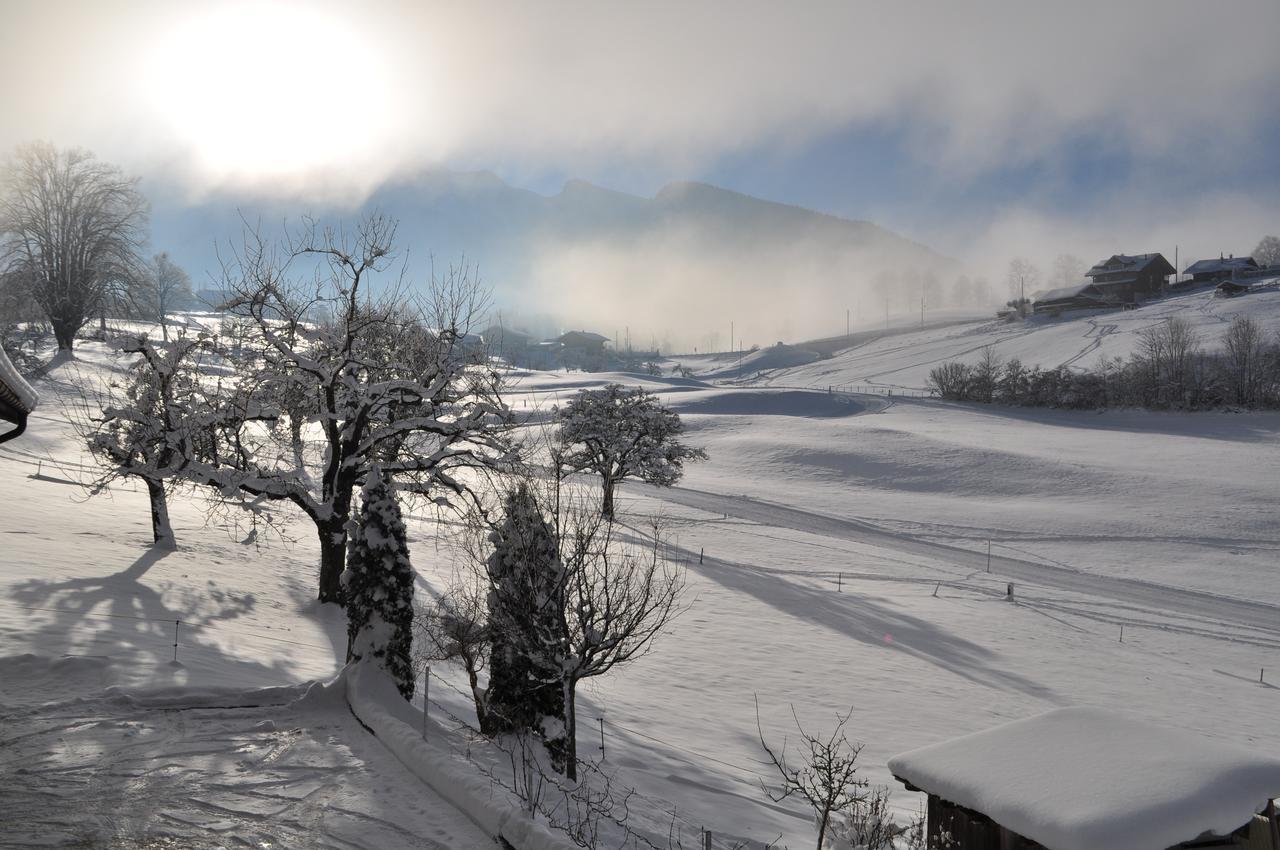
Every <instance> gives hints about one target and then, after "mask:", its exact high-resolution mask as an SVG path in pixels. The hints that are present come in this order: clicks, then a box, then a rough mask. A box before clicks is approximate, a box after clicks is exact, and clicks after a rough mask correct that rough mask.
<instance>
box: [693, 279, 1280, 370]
mask: <svg viewBox="0 0 1280 850" xmlns="http://www.w3.org/2000/svg"><path fill="white" fill-rule="evenodd" d="M1238 315H1248V316H1251V317H1253V318H1254V320H1256V321H1257V322H1259V323H1260V324H1261V325H1263V326H1264V327H1265V328H1266V329H1268V331H1269V332H1270V333H1271V334H1274V333H1276V332H1277V331H1280V287H1278V286H1260V287H1259V288H1258V289H1257V290H1256V291H1254V292H1250V293H1249V294H1247V295H1243V296H1239V297H1237V298H1218V297H1215V296H1214V294H1213V290H1211V289H1210V290H1199V291H1195V292H1190V293H1186V294H1183V295H1177V296H1174V297H1172V298H1167V299H1164V300H1161V301H1156V302H1153V303H1151V304H1149V305H1147V306H1145V307H1141V308H1139V309H1137V310H1096V311H1085V312H1070V313H1066V314H1064V315H1063V316H1061V317H1058V318H1055V317H1051V316H1031V317H1030V318H1028V319H1027V320H1026V321H1025V322H1002V321H997V320H994V319H992V320H988V321H982V322H973V323H970V324H958V325H948V326H945V327H939V328H925V329H924V330H919V331H915V332H911V333H895V334H893V335H891V336H884V337H879V338H874V339H871V340H869V341H867V342H864V343H862V344H861V345H858V346H856V347H853V348H849V349H845V350H844V351H841V352H838V353H836V354H835V355H834V356H833V357H831V358H829V359H824V360H818V361H815V362H813V363H810V364H808V365H803V366H795V367H794V368H779V369H777V370H775V371H767V370H766V371H764V373H763V374H762V375H761V376H760V379H761V380H762V381H764V382H767V383H776V384H786V385H791V386H812V387H826V386H828V385H835V386H877V387H884V388H889V387H892V388H911V389H924V388H926V387H927V386H928V381H929V371H930V370H931V369H933V368H934V367H936V366H938V365H939V364H941V363H944V362H946V361H948V360H962V361H966V362H970V363H972V362H974V361H976V360H977V359H978V358H979V357H980V356H981V354H982V350H983V349H984V348H986V347H987V346H990V347H991V348H992V349H993V350H994V351H995V353H996V354H998V355H999V356H1000V357H1001V359H1003V360H1010V359H1012V358H1015V357H1016V358H1018V359H1019V360H1021V361H1022V363H1023V365H1024V366H1037V365H1038V366H1041V367H1043V368H1046V369H1049V368H1053V367H1055V366H1080V367H1092V366H1096V365H1097V364H1098V362H1099V360H1100V359H1101V358H1114V357H1123V358H1127V357H1128V356H1129V355H1130V354H1131V353H1133V351H1134V350H1135V346H1136V345H1137V341H1138V334H1139V333H1140V332H1141V331H1143V330H1144V329H1146V328H1148V327H1151V326H1152V325H1155V324H1157V323H1158V322H1161V321H1163V320H1165V319H1167V318H1169V317H1170V316H1180V317H1182V318H1184V319H1186V320H1187V321H1188V322H1190V323H1191V325H1192V327H1193V328H1194V329H1195V331H1196V332H1197V333H1198V334H1199V335H1200V336H1201V338H1202V340H1203V342H1204V344H1205V345H1206V346H1207V347H1216V346H1217V345H1218V344H1219V340H1220V339H1221V336H1222V334H1223V332H1224V331H1225V330H1226V329H1227V327H1228V326H1229V325H1230V323H1231V320H1232V319H1233V318H1235V317H1236V316H1238ZM784 365H787V366H790V365H793V364H784ZM710 373H711V370H708V374H710Z"/></svg>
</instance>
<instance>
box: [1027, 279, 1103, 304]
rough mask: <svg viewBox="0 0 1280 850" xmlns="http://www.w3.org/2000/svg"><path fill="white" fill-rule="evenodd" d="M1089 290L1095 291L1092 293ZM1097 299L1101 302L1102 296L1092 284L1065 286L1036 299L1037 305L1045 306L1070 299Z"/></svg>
mask: <svg viewBox="0 0 1280 850" xmlns="http://www.w3.org/2000/svg"><path fill="white" fill-rule="evenodd" d="M1089 290H1093V291H1092V292H1090V291H1089ZM1082 297H1083V298H1096V299H1098V300H1101V297H1102V296H1101V294H1100V293H1099V292H1098V289H1097V287H1096V286H1095V285H1094V284H1092V283H1078V284H1076V285H1075V286H1064V287H1061V288H1059V289H1050V290H1049V291H1048V292H1041V293H1040V294H1038V295H1037V296H1036V297H1035V302H1036V303H1037V304H1044V303H1047V302H1049V301H1063V300H1066V299H1068V298H1082Z"/></svg>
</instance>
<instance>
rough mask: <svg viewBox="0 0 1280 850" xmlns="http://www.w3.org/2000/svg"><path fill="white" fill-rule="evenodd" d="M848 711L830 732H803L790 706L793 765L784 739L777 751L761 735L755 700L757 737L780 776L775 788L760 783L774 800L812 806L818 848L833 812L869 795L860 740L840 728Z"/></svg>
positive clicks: (851, 808) (862, 802)
mask: <svg viewBox="0 0 1280 850" xmlns="http://www.w3.org/2000/svg"><path fill="white" fill-rule="evenodd" d="M852 715H853V709H852V708H850V709H849V711H848V713H846V714H844V715H842V716H837V717H836V725H835V728H834V729H833V730H832V731H831V734H830V736H828V737H826V738H822V737H819V736H817V735H814V734H812V733H810V732H806V731H805V729H804V727H803V726H801V725H800V718H799V717H797V716H796V713H795V707H794V706H793V707H792V709H791V716H792V718H794V719H795V723H796V729H797V730H798V731H799V732H800V741H801V744H800V764H799V765H796V764H795V763H794V762H793V761H792V760H791V759H790V757H789V756H788V754H787V742H786V740H785V739H784V740H783V742H782V746H780V747H779V748H778V749H777V750H774V749H773V748H772V747H770V746H769V743H768V742H767V741H766V740H765V738H764V729H763V728H762V727H761V725H760V701H759V700H758V699H757V700H756V732H757V733H758V734H759V736H760V746H761V747H763V748H764V751H765V753H766V754H767V755H768V756H769V761H770V762H771V763H772V764H773V767H774V770H775V771H777V773H778V777H779V780H780V784H779V785H778V787H777V788H776V790H774V789H770V787H769V786H768V785H766V784H765V782H764V780H761V781H760V788H761V790H763V791H764V792H765V794H767V795H768V796H769V799H770V800H773V801H774V802H775V803H780V802H782V801H783V800H785V799H787V798H788V797H792V796H798V797H800V798H801V799H803V800H804V801H805V802H807V803H808V804H809V805H810V806H811V807H812V808H813V812H814V815H815V816H816V819H817V821H818V844H817V850H822V849H823V842H824V841H825V840H826V837H827V829H828V827H829V826H830V824H831V821H832V818H833V816H834V815H836V814H839V813H842V812H851V811H854V810H856V809H858V808H859V807H861V806H863V805H865V804H866V803H867V802H868V800H870V799H871V798H872V792H871V790H870V783H869V782H868V781H867V780H866V779H863V778H862V777H861V776H859V775H858V754H859V753H861V752H862V744H853V743H850V742H849V739H848V738H847V737H846V736H845V733H844V727H845V724H847V723H848V722H849V718H850V717H851V716H852Z"/></svg>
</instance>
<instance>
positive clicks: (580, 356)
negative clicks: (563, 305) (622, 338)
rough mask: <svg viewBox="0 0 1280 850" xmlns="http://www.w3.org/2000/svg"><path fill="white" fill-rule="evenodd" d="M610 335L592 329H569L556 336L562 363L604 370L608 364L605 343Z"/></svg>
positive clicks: (573, 367) (587, 368) (576, 367)
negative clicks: (602, 334)
mask: <svg viewBox="0 0 1280 850" xmlns="http://www.w3.org/2000/svg"><path fill="white" fill-rule="evenodd" d="M608 341H609V337H607V336H601V335H600V334H597V333H591V332H590V331H569V332H568V333H563V334H560V336H558V337H556V339H555V342H556V343H558V344H559V346H560V351H559V354H560V365H562V366H564V367H565V368H571V369H584V370H586V371H588V372H594V371H600V370H603V369H604V368H605V366H606V361H607V354H606V352H605V348H604V346H605V343H607V342H608Z"/></svg>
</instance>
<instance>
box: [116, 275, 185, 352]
mask: <svg viewBox="0 0 1280 850" xmlns="http://www.w3.org/2000/svg"><path fill="white" fill-rule="evenodd" d="M131 294H132V297H133V303H134V305H135V306H136V307H137V308H138V311H139V312H140V313H141V314H142V315H143V316H144V317H145V318H147V319H150V320H152V321H155V322H159V323H160V334H161V337H162V338H163V339H164V340H165V342H168V341H169V323H168V321H167V320H166V319H167V317H168V315H169V313H170V312H171V311H172V310H175V309H177V308H180V307H184V306H186V305H188V304H190V303H191V300H192V298H193V296H192V293H191V277H190V275H188V274H187V273H186V271H184V270H183V268H182V267H181V266H179V265H178V264H177V263H175V262H174V261H173V260H172V259H170V258H169V255H168V254H166V253H159V254H156V255H155V256H154V257H152V258H151V262H149V263H148V264H147V267H146V269H145V271H144V273H143V275H142V276H141V277H140V278H139V280H138V282H137V285H136V286H135V287H134V289H133V291H132V293H131Z"/></svg>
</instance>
